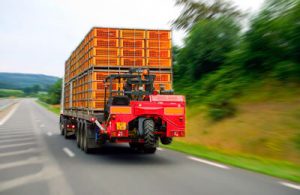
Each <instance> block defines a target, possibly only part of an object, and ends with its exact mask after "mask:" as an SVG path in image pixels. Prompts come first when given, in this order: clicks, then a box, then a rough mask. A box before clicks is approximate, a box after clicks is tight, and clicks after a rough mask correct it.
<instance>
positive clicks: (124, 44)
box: [120, 39, 145, 48]
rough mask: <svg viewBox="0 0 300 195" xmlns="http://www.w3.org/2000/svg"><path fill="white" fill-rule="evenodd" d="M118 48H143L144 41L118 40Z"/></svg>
mask: <svg viewBox="0 0 300 195" xmlns="http://www.w3.org/2000/svg"><path fill="white" fill-rule="evenodd" d="M120 47H131V48H132V47H134V48H144V47H145V41H144V40H134V39H120Z"/></svg>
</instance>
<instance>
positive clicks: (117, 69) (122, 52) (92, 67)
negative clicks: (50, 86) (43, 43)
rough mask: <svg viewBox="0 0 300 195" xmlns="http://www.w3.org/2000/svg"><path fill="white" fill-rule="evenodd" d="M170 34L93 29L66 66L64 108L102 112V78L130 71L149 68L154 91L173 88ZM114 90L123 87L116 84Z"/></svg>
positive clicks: (154, 31)
mask: <svg viewBox="0 0 300 195" xmlns="http://www.w3.org/2000/svg"><path fill="white" fill-rule="evenodd" d="M171 66H172V56H171V32H170V31H169V30H142V29H119V28H93V29H92V30H91V31H90V32H89V33H88V34H87V35H86V36H85V38H84V39H83V40H82V41H81V43H80V44H79V45H78V47H77V48H76V49H75V50H74V51H73V52H72V54H71V56H70V57H69V59H68V60H67V61H66V64H65V77H64V79H65V90H64V95H65V101H64V107H65V109H82V110H86V109H88V110H99V111H101V110H103V108H104V104H105V102H104V96H105V94H104V79H105V78H106V77H107V76H108V75H110V74H122V73H128V70H129V68H132V67H141V68H149V69H150V72H151V74H155V75H156V80H155V83H154V86H155V89H156V90H160V88H161V86H164V88H165V89H166V90H171V89H172V69H171ZM113 88H114V89H115V90H116V89H121V90H122V88H123V86H122V83H120V84H118V83H115V84H114V85H113Z"/></svg>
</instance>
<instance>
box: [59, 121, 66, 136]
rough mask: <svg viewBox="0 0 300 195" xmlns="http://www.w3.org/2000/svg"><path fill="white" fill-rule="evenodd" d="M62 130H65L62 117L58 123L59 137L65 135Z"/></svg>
mask: <svg viewBox="0 0 300 195" xmlns="http://www.w3.org/2000/svg"><path fill="white" fill-rule="evenodd" d="M64 128H65V119H64V118H63V117H62V118H61V119H60V122H59V129H60V134H61V135H64V133H65V130H64Z"/></svg>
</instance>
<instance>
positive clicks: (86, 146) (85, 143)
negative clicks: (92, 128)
mask: <svg viewBox="0 0 300 195" xmlns="http://www.w3.org/2000/svg"><path fill="white" fill-rule="evenodd" d="M88 128H89V124H88V123H87V122H85V125H84V129H83V151H84V152H85V153H87V154H90V153H91V151H92V150H91V148H90V147H89V144H88V141H89V139H88V136H87V133H88V130H89V129H88Z"/></svg>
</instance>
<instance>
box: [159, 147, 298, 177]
mask: <svg viewBox="0 0 300 195" xmlns="http://www.w3.org/2000/svg"><path fill="white" fill-rule="evenodd" d="M164 148H168V149H172V150H176V151H179V152H183V153H186V154H189V155H192V156H196V157H200V158H205V159H209V160H212V161H216V162H220V163H224V164H227V165H231V166H235V167H240V168H243V169H247V170H251V171H255V172H259V173H263V174H266V175H270V176H275V177H279V178H283V179H287V180H290V181H294V182H299V183H300V166H299V165H296V164H292V163H290V162H285V161H277V160H271V159H267V158H262V157H257V156H251V155H239V154H228V153H225V152H222V151H217V150H213V149H209V148H206V147H203V146H200V145H196V144H188V143H183V142H178V141H174V142H173V143H172V144H171V145H168V146H164Z"/></svg>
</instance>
